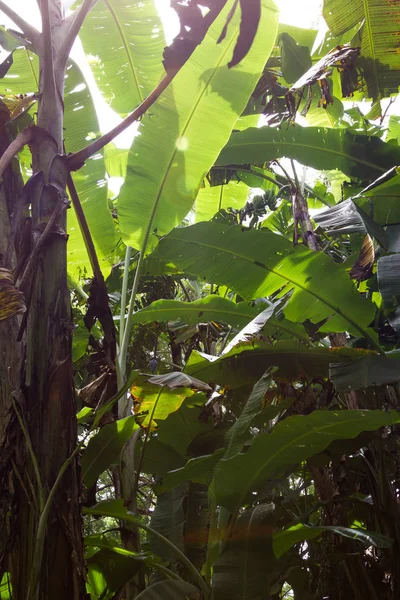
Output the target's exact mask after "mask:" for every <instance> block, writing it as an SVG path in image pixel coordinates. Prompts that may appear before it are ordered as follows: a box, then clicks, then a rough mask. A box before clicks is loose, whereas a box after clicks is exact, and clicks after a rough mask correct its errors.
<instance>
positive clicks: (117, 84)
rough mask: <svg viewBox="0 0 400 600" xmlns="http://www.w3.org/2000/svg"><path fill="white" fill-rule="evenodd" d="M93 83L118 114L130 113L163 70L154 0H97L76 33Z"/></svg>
mask: <svg viewBox="0 0 400 600" xmlns="http://www.w3.org/2000/svg"><path fill="white" fill-rule="evenodd" d="M79 37H80V39H81V41H82V44H83V49H84V50H85V53H86V54H87V55H90V59H89V64H90V67H91V69H92V71H93V75H94V77H95V79H96V83H97V85H98V87H99V90H100V92H101V93H102V95H103V96H104V98H105V99H106V100H107V101H108V103H109V104H110V106H111V107H112V108H113V109H114V110H115V111H116V112H117V113H119V114H120V115H121V116H126V115H127V114H128V113H130V112H132V111H133V109H134V108H136V106H138V104H140V103H141V102H142V101H143V100H144V98H146V97H147V96H148V95H149V94H150V92H151V91H152V90H153V89H154V88H155V87H156V85H157V83H158V82H159V80H160V79H161V77H162V75H163V66H162V54H163V49H164V46H165V40H164V34H163V26H162V22H161V19H160V17H159V15H158V12H157V9H156V6H155V3H154V0H134V1H133V2H130V1H128V0H104V1H100V2H97V3H96V4H95V6H94V8H92V10H91V11H90V12H89V14H88V16H87V17H86V19H85V21H84V23H83V27H82V29H81V30H80V32H79Z"/></svg>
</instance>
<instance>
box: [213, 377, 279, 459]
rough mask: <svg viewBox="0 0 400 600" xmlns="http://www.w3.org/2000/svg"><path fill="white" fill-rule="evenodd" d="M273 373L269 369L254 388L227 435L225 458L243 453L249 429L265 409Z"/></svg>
mask: <svg viewBox="0 0 400 600" xmlns="http://www.w3.org/2000/svg"><path fill="white" fill-rule="evenodd" d="M273 373H274V369H273V368H272V369H271V368H269V369H268V370H267V371H265V373H264V375H263V376H262V377H261V379H260V380H259V381H257V383H256V384H255V386H254V387H253V390H252V392H251V394H250V396H249V399H248V400H247V402H246V404H245V406H244V408H243V410H242V412H241V413H240V416H239V418H238V420H237V421H236V422H235V423H234V424H233V425H232V427H231V428H230V430H229V431H228V433H227V434H226V438H225V443H226V450H225V454H224V458H226V459H228V458H232V457H233V456H235V455H236V454H238V453H239V452H241V451H242V448H243V445H244V443H245V442H246V440H247V438H248V436H249V427H250V425H251V423H252V421H253V419H254V417H255V416H257V415H258V414H260V413H261V412H262V409H263V408H264V398H265V394H266V393H267V391H268V389H269V387H270V385H271V382H272V375H273ZM278 410H279V408H278Z"/></svg>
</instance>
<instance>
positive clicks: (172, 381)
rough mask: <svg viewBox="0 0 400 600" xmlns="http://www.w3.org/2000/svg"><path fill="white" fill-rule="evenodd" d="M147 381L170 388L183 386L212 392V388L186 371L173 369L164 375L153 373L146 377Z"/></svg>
mask: <svg viewBox="0 0 400 600" xmlns="http://www.w3.org/2000/svg"><path fill="white" fill-rule="evenodd" d="M148 382H149V383H155V384H156V385H166V386H167V387H169V388H170V389H171V390H172V389H174V388H179V387H185V388H190V389H192V390H193V389H196V390H200V391H201V392H212V388H211V387H210V386H209V385H208V384H207V383H204V381H200V379H196V377H191V376H190V375H187V374H186V373H181V372H180V371H174V372H173V373H166V374H165V375H154V377H150V379H148Z"/></svg>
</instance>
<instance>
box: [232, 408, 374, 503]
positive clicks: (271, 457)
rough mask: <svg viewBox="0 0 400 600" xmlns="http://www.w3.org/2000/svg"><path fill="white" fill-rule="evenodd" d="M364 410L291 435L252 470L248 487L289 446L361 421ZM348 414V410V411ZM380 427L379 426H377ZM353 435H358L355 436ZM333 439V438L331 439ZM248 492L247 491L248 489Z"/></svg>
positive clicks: (241, 498) (241, 500)
mask: <svg viewBox="0 0 400 600" xmlns="http://www.w3.org/2000/svg"><path fill="white" fill-rule="evenodd" d="M362 412H363V411H357V413H358V414H357V415H354V418H353V419H352V420H350V419H344V420H342V421H335V422H334V423H329V424H328V425H322V426H320V427H318V428H314V429H312V430H311V431H310V430H309V429H308V430H307V431H305V432H303V433H302V434H301V435H299V436H297V437H296V438H293V437H291V439H290V441H289V442H288V443H286V444H284V445H283V446H281V447H280V448H279V449H277V450H275V452H273V453H272V454H270V455H269V456H268V458H267V460H266V461H264V462H263V464H262V466H261V467H260V468H259V469H257V471H255V472H254V471H253V472H252V477H251V484H250V485H246V488H247V489H250V488H251V487H252V486H253V485H254V484H253V482H255V481H257V479H258V477H259V476H260V475H261V473H262V472H263V470H264V469H265V468H266V467H267V466H268V465H269V464H270V463H271V462H273V461H274V460H275V459H276V457H277V456H279V455H280V454H282V453H283V452H284V451H286V450H287V449H288V448H290V447H291V446H294V445H295V444H296V443H297V442H299V441H301V440H302V439H304V438H306V437H307V436H310V435H314V434H316V433H320V432H322V431H324V430H327V429H330V428H334V427H340V426H341V425H348V424H349V423H352V422H353V421H359V419H360V414H359V413H362ZM347 414H348V412H347ZM377 429H378V428H377ZM365 431H372V430H370V429H366V430H365ZM265 435H270V434H265ZM353 437H357V436H353ZM336 439H343V438H340V437H338V438H336ZM331 441H332V440H331ZM243 489H244V486H242V490H243ZM246 494H247V491H246ZM244 498H245V493H242V494H241V497H240V498H238V499H237V502H236V506H237V507H240V506H242V502H243V499H244Z"/></svg>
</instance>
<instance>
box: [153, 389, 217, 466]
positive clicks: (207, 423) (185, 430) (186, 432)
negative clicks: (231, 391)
mask: <svg viewBox="0 0 400 600" xmlns="http://www.w3.org/2000/svg"><path fill="white" fill-rule="evenodd" d="M202 413H203V406H202V405H201V404H199V402H198V400H197V399H196V396H195V395H194V396H192V397H191V398H186V399H185V400H184V401H183V402H182V404H181V406H180V407H179V408H178V410H175V411H174V412H171V413H170V414H169V415H168V417H167V418H166V419H165V420H163V421H159V423H158V439H159V440H160V442H163V443H164V444H168V445H169V446H170V447H172V448H173V449H174V450H175V451H177V452H179V454H180V455H181V456H186V455H187V452H188V448H189V445H190V444H191V443H192V442H193V440H194V439H195V438H196V436H198V435H201V434H206V433H208V432H210V431H211V430H212V429H213V423H212V420H211V419H207V420H205V419H204V417H202ZM206 451H207V450H206ZM203 453H204V449H203ZM180 466H181V465H180ZM171 470H173V468H172V467H171V468H170V469H168V471H171Z"/></svg>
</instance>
